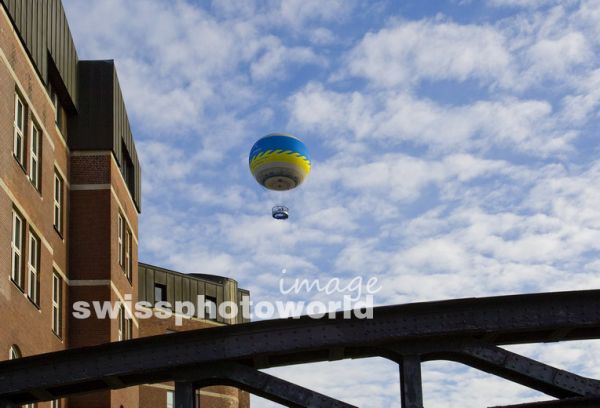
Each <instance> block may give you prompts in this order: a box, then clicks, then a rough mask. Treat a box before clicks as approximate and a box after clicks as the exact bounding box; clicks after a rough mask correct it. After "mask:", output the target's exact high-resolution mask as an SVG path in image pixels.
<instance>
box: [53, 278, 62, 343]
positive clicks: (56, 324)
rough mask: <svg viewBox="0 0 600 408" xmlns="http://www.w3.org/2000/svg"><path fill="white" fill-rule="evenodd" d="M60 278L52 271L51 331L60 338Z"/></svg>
mask: <svg viewBox="0 0 600 408" xmlns="http://www.w3.org/2000/svg"><path fill="white" fill-rule="evenodd" d="M62 291H63V288H62V278H61V277H60V275H59V274H58V273H57V272H56V271H54V273H53V274H52V332H53V333H54V334H55V335H57V336H58V338H60V339H62V330H63V316H62V299H63V295H62Z"/></svg>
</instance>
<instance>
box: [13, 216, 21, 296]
mask: <svg viewBox="0 0 600 408" xmlns="http://www.w3.org/2000/svg"><path fill="white" fill-rule="evenodd" d="M23 230H24V228H23V218H22V217H21V216H20V215H19V214H17V213H16V211H14V210H13V230H12V242H11V252H12V257H11V258H12V268H11V274H10V278H11V279H12V281H13V282H14V283H15V284H16V285H17V286H18V287H19V288H21V289H23V255H22V253H23Z"/></svg>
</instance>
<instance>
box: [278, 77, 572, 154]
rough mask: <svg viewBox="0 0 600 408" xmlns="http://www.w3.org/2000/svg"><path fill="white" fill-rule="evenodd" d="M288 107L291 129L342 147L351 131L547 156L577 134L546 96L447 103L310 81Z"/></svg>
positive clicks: (369, 138)
mask: <svg viewBox="0 0 600 408" xmlns="http://www.w3.org/2000/svg"><path fill="white" fill-rule="evenodd" d="M289 105H290V110H291V115H292V118H291V125H290V126H291V127H297V128H300V129H305V130H307V131H310V132H314V133H320V134H322V135H323V137H324V138H325V140H327V141H330V142H332V143H335V144H338V145H342V146H345V143H344V144H342V143H340V142H339V139H347V136H348V135H350V136H354V137H355V138H356V139H358V140H360V141H363V142H371V143H372V142H377V141H379V142H382V143H385V145H386V146H389V144H387V143H389V142H391V143H401V142H411V143H414V144H415V145H426V146H428V147H430V148H431V149H432V150H442V151H446V150H454V151H456V150H458V151H461V150H462V151H473V150H487V149H489V148H492V147H505V148H510V149H513V150H515V151H520V152H527V153H529V154H533V155H541V156H546V155H549V154H552V153H557V152H564V151H567V150H569V149H570V148H571V147H570V143H571V141H572V140H573V139H574V137H575V136H576V133H575V132H574V131H572V130H570V129H569V128H568V127H566V125H563V124H562V123H561V122H560V116H557V115H555V113H554V112H553V109H552V106H551V105H550V104H549V103H548V102H546V101H543V100H518V99H514V98H504V99H500V100H493V101H485V100H484V101H478V102H475V103H473V104H470V105H463V106H445V105H441V104H437V103H435V102H434V101H432V100H429V99H419V98H416V97H415V96H413V95H411V94H408V93H395V92H381V93H378V92H374V93H359V92H356V91H354V92H350V93H340V92H334V91H330V90H327V89H325V88H324V87H323V86H322V85H320V84H315V83H311V84H309V85H307V86H306V87H305V88H304V89H302V90H300V91H299V92H298V93H296V94H295V95H293V96H292V97H291V98H290V99H289ZM329 135H333V137H332V136H329ZM392 145H393V144H392Z"/></svg>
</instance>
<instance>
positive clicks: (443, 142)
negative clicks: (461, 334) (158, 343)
mask: <svg viewBox="0 0 600 408" xmlns="http://www.w3.org/2000/svg"><path fill="white" fill-rule="evenodd" d="M64 2H65V6H66V10H67V14H68V16H69V21H70V25H71V29H72V31H73V33H74V37H75V43H76V45H77V48H78V51H79V55H80V57H81V58H83V59H115V60H116V65H117V68H118V73H119V78H120V82H121V86H122V88H123V94H124V97H125V100H126V104H127V107H128V113H129V116H130V119H131V122H132V126H133V131H134V134H135V137H136V141H137V148H138V151H139V153H140V156H141V160H142V169H143V213H142V215H141V227H140V258H141V260H143V261H145V262H149V263H155V264H159V265H162V266H165V267H170V268H174V269H176V270H181V271H184V272H202V273H213V274H217V275H227V276H231V277H233V278H235V279H237V280H238V281H239V282H240V285H241V286H242V287H245V288H248V289H250V290H251V291H252V296H253V299H254V300H255V301H256V300H284V299H283V298H284V297H283V296H282V295H281V294H280V293H279V290H278V284H279V279H280V277H281V270H282V269H283V268H285V269H286V270H287V273H288V275H289V276H292V277H298V278H308V279H316V278H319V279H321V280H322V281H324V282H325V281H327V280H328V279H330V278H334V277H337V278H340V279H342V280H344V281H349V280H350V279H352V278H353V277H355V276H363V277H365V278H368V277H371V276H375V277H377V278H379V279H380V281H382V282H384V284H383V289H382V291H381V292H379V293H378V294H377V295H376V297H375V302H376V303H377V304H397V303H405V302H412V301H419V300H433V299H446V298H455V297H470V296H486V295H497V294H512V293H524V292H539V291H554V290H570V289H586V288H597V287H599V286H600V260H599V259H598V255H599V253H600V206H598V202H599V200H600V187H599V185H600V184H599V181H600V161H598V159H597V157H598V153H599V147H600V144H599V142H598V131H599V125H598V124H599V120H598V115H599V107H600V58H598V51H599V50H600V2H599V1H597V0H596V1H571V0H565V1H552V0H487V1H475V0H449V1H445V2H444V1H403V2H398V1H373V2H358V1H352V0H348V1H341V0H331V1H325V2H323V1H318V0H303V1H301V0H287V1H283V2H277V1H252V0H244V1H242V0H238V1H227V2H225V1H214V2H209V1H206V2H196V1H191V0H187V1H186V0H176V1H169V2H167V1H158V0H144V1H141V0H131V1H121V0H119V1H117V0H65V1H64ZM274 131H284V132H289V133H292V134H295V135H297V136H299V137H300V138H302V139H303V140H304V141H305V143H306V144H307V145H308V147H309V149H310V151H311V154H312V158H313V170H312V172H311V175H310V177H309V179H308V180H307V182H306V183H305V184H304V185H303V186H302V187H301V188H300V189H298V190H296V191H293V192H290V193H287V194H279V195H278V194H274V193H266V192H264V191H263V190H261V189H260V188H259V187H258V185H257V184H256V183H255V181H254V180H253V179H252V177H251V176H250V174H249V171H248V164H247V155H248V152H249V150H250V148H251V146H252V144H253V143H254V141H255V140H256V139H258V138H259V137H261V136H262V135H264V134H267V133H271V132H274ZM279 202H284V203H286V204H288V206H289V207H290V209H291V218H290V220H289V221H287V222H277V221H275V220H272V219H271V217H270V208H271V206H272V205H273V204H276V203H279ZM316 297H318V295H317V294H315V293H310V294H300V295H299V296H298V298H300V299H306V300H310V299H313V298H316ZM511 349H513V350H517V351H519V352H521V353H523V354H526V355H528V356H531V357H534V358H539V359H542V360H543V361H545V362H547V363H551V364H555V365H558V366H560V367H563V368H567V369H571V370H576V371H578V372H579V373H581V374H584V375H588V376H595V377H600V368H599V367H600V364H599V363H600V361H599V360H600V358H599V357H598V356H600V353H598V352H599V351H600V347H599V346H598V342H577V343H569V344H558V345H545V346H518V347H512V348H511ZM423 370H424V371H423V378H424V384H425V403H426V406H428V407H446V406H461V407H465V408H468V407H481V406H488V405H497V404H508V403H516V402H521V401H525V400H535V399H540V398H542V396H540V395H539V394H536V393H533V392H530V391H528V390H527V389H525V388H522V387H520V386H516V385H513V384H509V383H507V382H504V381H502V380H498V379H495V378H491V377H489V376H487V375H485V374H483V373H479V372H476V371H474V370H471V369H466V368H463V367H461V366H459V365H456V364H450V363H427V364H425V365H424V368H423ZM269 371H270V372H272V373H275V374H277V375H280V376H282V377H284V378H286V379H290V380H293V381H297V382H299V383H301V384H303V385H306V386H309V387H313V388H315V389H317V390H320V391H322V392H325V393H327V394H330V395H333V396H336V397H339V398H342V399H344V400H346V401H348V402H352V403H355V404H358V405H360V406H369V407H390V406H399V402H398V393H399V390H398V373H397V368H396V367H395V366H394V364H392V363H389V362H386V361H384V360H379V359H377V360H368V361H367V360H364V361H352V362H336V363H332V364H316V365H309V366H302V367H300V366H299V367H288V368H282V369H276V370H269ZM365 373H368V375H367V376H365ZM474 390H475V391H476V392H473V391H474ZM254 406H255V407H270V406H273V405H271V404H270V403H268V402H265V401H262V400H259V399H255V400H254Z"/></svg>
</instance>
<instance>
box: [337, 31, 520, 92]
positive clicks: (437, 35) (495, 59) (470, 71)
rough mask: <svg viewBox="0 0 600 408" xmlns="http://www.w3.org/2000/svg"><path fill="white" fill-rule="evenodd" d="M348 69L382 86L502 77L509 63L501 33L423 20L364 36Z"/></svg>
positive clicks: (492, 81) (355, 48) (487, 80)
mask: <svg viewBox="0 0 600 408" xmlns="http://www.w3.org/2000/svg"><path fill="white" fill-rule="evenodd" d="M348 58H349V61H348V71H349V73H351V74H353V75H358V76H364V77H365V78H367V79H369V80H370V81H372V82H373V83H374V84H377V85H382V86H395V85H402V86H409V85H412V84H415V83H417V82H419V81H422V80H443V79H454V80H458V81H465V80H467V79H478V80H482V81H485V82H491V83H494V82H503V81H505V80H506V79H505V76H506V75H507V71H508V69H509V66H510V53H509V52H508V49H507V46H506V44H505V38H504V37H503V36H502V34H501V33H499V32H498V31H497V30H496V29H494V28H493V27H490V26H479V25H459V24H456V23H452V22H436V21H430V20H424V21H419V22H403V23H400V24H398V25H395V26H392V27H389V28H384V29H382V30H380V31H378V32H376V33H369V34H367V35H365V37H364V38H363V39H362V41H361V42H360V43H359V44H358V45H357V46H356V47H354V49H353V50H352V51H351V53H350V55H349V57H348Z"/></svg>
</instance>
